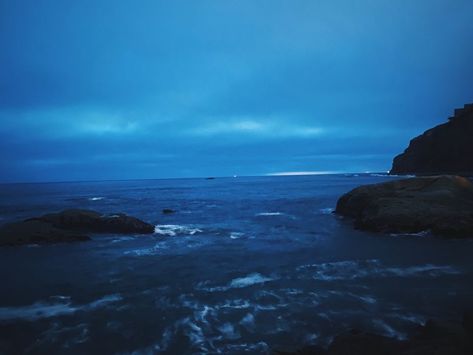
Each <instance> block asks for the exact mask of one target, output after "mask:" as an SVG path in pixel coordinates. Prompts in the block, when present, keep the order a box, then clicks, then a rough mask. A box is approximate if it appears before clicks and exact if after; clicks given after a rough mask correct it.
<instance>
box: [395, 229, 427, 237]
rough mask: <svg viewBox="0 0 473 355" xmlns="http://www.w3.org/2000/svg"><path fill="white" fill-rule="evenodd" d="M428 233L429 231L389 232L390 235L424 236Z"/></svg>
mask: <svg viewBox="0 0 473 355" xmlns="http://www.w3.org/2000/svg"><path fill="white" fill-rule="evenodd" d="M429 234H430V231H428V230H427V231H421V232H417V233H391V234H389V235H390V236H391V237H426V236H428V235H429Z"/></svg>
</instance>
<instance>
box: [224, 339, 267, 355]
mask: <svg viewBox="0 0 473 355" xmlns="http://www.w3.org/2000/svg"><path fill="white" fill-rule="evenodd" d="M217 350H218V353H224V354H228V353H230V354H240V353H249V354H261V353H263V354H267V353H268V352H269V346H268V344H266V343H265V342H264V341H260V342H258V343H241V344H227V345H225V346H222V347H220V348H218V349H217Z"/></svg>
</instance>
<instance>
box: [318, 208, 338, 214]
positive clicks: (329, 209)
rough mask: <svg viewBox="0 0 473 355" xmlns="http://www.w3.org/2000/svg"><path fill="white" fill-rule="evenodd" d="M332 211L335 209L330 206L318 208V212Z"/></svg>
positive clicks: (329, 212)
mask: <svg viewBox="0 0 473 355" xmlns="http://www.w3.org/2000/svg"><path fill="white" fill-rule="evenodd" d="M333 211H335V209H334V208H332V207H327V208H321V209H320V210H319V212H320V213H322V214H332V212H333Z"/></svg>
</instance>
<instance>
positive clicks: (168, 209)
mask: <svg viewBox="0 0 473 355" xmlns="http://www.w3.org/2000/svg"><path fill="white" fill-rule="evenodd" d="M161 212H162V213H163V214H173V213H176V211H174V210H173V209H170V208H163V210H162V211H161Z"/></svg>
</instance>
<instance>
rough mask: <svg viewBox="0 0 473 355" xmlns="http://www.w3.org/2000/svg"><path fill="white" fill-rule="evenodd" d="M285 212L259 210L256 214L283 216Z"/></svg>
mask: <svg viewBox="0 0 473 355" xmlns="http://www.w3.org/2000/svg"><path fill="white" fill-rule="evenodd" d="M283 215H285V213H282V212H261V213H257V214H256V216H283Z"/></svg>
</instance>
